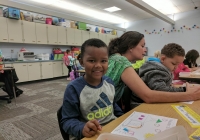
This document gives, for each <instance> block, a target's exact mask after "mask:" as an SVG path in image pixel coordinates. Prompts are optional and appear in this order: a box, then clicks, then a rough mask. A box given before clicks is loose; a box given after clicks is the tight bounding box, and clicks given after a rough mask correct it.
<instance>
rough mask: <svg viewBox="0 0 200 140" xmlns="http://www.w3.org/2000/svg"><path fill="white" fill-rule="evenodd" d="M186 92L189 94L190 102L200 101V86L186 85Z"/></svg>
mask: <svg viewBox="0 0 200 140" xmlns="http://www.w3.org/2000/svg"><path fill="white" fill-rule="evenodd" d="M186 92H187V93H189V95H190V98H191V101H195V100H198V99H200V85H193V84H189V83H186Z"/></svg>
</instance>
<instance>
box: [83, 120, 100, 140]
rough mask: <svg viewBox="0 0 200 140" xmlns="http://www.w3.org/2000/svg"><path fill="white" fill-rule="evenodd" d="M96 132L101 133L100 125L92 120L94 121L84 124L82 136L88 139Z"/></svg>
mask: <svg viewBox="0 0 200 140" xmlns="http://www.w3.org/2000/svg"><path fill="white" fill-rule="evenodd" d="M98 130H99V131H101V125H100V124H99V122H98V121H97V120H96V119H94V120H91V121H88V122H87V123H86V124H85V126H84V128H83V131H82V134H83V136H84V137H88V138H89V137H92V136H94V135H95V134H96V133H97V131H98Z"/></svg>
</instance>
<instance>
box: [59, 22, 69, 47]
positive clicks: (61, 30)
mask: <svg viewBox="0 0 200 140" xmlns="http://www.w3.org/2000/svg"><path fill="white" fill-rule="evenodd" d="M57 29H58V45H66V42H67V35H66V34H67V32H66V28H65V27H62V26H58V27H57Z"/></svg>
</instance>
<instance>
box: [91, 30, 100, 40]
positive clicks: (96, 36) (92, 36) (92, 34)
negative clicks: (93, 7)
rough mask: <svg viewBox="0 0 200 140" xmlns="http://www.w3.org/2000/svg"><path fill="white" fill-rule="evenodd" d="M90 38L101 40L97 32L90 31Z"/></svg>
mask: <svg viewBox="0 0 200 140" xmlns="http://www.w3.org/2000/svg"><path fill="white" fill-rule="evenodd" d="M90 38H99V34H98V33H96V32H91V31H90Z"/></svg>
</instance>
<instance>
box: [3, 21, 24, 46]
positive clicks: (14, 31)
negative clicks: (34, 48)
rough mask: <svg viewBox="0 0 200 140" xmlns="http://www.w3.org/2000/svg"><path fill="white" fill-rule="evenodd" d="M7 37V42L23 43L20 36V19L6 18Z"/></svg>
mask: <svg viewBox="0 0 200 140" xmlns="http://www.w3.org/2000/svg"><path fill="white" fill-rule="evenodd" d="M7 23H8V38H9V42H13V43H23V38H22V21H21V20H16V19H8V18H7Z"/></svg>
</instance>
